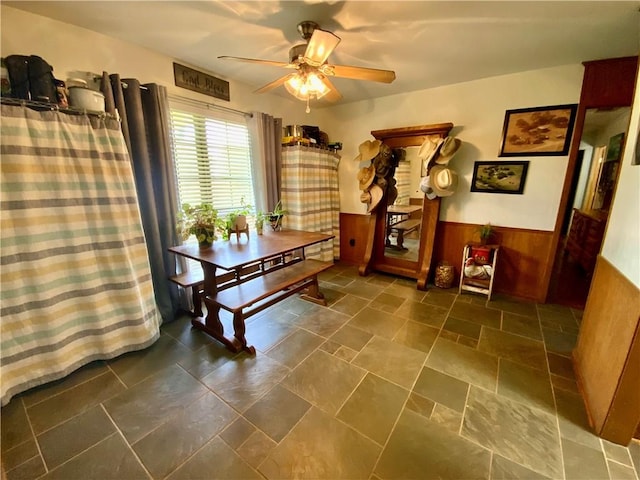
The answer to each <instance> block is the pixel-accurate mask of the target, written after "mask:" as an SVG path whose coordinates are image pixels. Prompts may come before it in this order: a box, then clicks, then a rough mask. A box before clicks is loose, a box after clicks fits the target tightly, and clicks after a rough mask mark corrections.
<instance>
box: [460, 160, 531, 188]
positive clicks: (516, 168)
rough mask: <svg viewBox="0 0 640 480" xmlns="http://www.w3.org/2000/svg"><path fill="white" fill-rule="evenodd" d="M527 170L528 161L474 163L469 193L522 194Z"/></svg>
mask: <svg viewBox="0 0 640 480" xmlns="http://www.w3.org/2000/svg"><path fill="white" fill-rule="evenodd" d="M528 168H529V162H528V161H521V162H475V163H474V165H473V179H472V180H471V191H472V192H485V193H512V194H522V192H523V191H524V181H525V179H526V178H527V170H528Z"/></svg>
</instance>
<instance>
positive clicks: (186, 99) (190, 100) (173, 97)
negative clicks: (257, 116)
mask: <svg viewBox="0 0 640 480" xmlns="http://www.w3.org/2000/svg"><path fill="white" fill-rule="evenodd" d="M169 99H170V100H176V101H178V102H183V103H191V104H193V105H195V106H198V107H202V106H203V105H204V106H206V107H211V108H217V109H220V110H224V111H226V112H233V113H237V114H238V115H244V116H245V117H253V114H252V113H250V112H245V111H242V110H236V109H235V108H230V107H225V106H224V105H217V104H215V103H208V102H203V101H201V100H194V99H193V98H189V97H183V96H180V95H169Z"/></svg>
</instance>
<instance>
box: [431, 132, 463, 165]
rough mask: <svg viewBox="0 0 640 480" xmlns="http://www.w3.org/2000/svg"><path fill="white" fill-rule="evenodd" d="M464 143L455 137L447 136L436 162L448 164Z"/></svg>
mask: <svg viewBox="0 0 640 480" xmlns="http://www.w3.org/2000/svg"><path fill="white" fill-rule="evenodd" d="M460 145H462V141H460V140H459V139H457V138H454V137H447V138H445V139H444V141H443V142H442V146H441V147H440V151H439V152H438V156H437V157H436V163H437V164H438V165H446V164H448V163H449V160H451V159H452V158H453V156H454V155H455V154H456V152H457V151H458V149H459V148H460Z"/></svg>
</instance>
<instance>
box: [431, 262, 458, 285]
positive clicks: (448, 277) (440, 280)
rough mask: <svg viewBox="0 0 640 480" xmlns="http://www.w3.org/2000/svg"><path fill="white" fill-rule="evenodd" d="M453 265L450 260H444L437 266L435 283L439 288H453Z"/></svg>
mask: <svg viewBox="0 0 640 480" xmlns="http://www.w3.org/2000/svg"><path fill="white" fill-rule="evenodd" d="M454 273H455V272H454V269H453V265H451V264H450V263H448V262H442V263H440V264H439V265H438V266H437V267H436V278H435V284H436V287H438V288H451V285H453V277H454Z"/></svg>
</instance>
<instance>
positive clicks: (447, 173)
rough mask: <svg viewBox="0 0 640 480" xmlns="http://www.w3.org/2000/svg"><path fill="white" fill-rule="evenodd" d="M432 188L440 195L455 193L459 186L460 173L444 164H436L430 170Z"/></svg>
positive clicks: (446, 195) (445, 195)
mask: <svg viewBox="0 0 640 480" xmlns="http://www.w3.org/2000/svg"><path fill="white" fill-rule="evenodd" d="M429 177H430V180H429V181H430V182H431V188H433V191H434V192H435V193H436V195H438V196H439V197H448V196H450V195H453V194H454V193H455V191H456V187H457V186H458V174H457V173H456V172H455V171H453V170H451V169H450V168H448V167H446V166H443V165H434V166H433V168H431V171H430V172H429Z"/></svg>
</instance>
